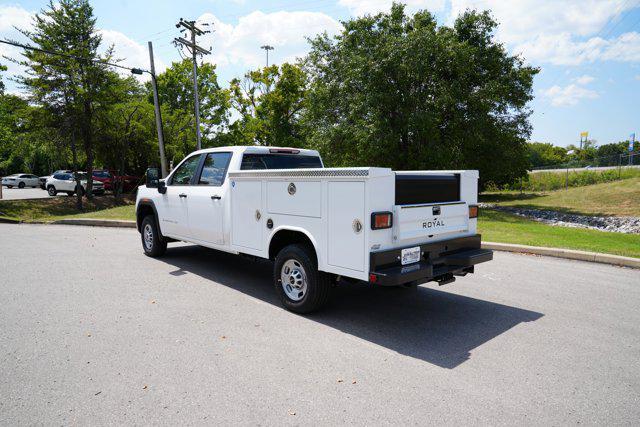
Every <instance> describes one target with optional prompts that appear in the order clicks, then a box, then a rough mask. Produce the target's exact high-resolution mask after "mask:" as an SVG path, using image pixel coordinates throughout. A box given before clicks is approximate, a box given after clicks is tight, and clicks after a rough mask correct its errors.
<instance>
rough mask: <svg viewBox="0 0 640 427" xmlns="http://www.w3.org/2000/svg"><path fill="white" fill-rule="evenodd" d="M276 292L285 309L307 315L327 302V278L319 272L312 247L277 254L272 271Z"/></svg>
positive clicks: (283, 250) (295, 246) (301, 246)
mask: <svg viewBox="0 0 640 427" xmlns="http://www.w3.org/2000/svg"><path fill="white" fill-rule="evenodd" d="M273 281H274V286H275V288H276V292H277V293H278V295H279V296H280V300H281V301H282V304H283V305H284V307H285V308H286V309H287V310H290V311H293V312H295V313H310V312H312V311H315V310H318V309H319V308H321V307H322V306H324V305H325V304H326V303H327V301H328V300H329V291H330V289H331V283H330V280H329V275H328V274H327V273H325V272H323V271H318V265H317V263H316V260H315V256H314V254H313V252H312V249H311V248H308V247H307V246H305V245H299V244H294V245H289V246H286V247H285V248H284V249H282V250H281V251H280V253H278V256H277V257H276V261H275V264H274V268H273Z"/></svg>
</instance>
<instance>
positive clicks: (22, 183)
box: [2, 173, 39, 188]
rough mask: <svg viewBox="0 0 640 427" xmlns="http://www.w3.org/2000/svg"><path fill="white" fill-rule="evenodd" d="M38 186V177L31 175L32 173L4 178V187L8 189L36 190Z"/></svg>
mask: <svg viewBox="0 0 640 427" xmlns="http://www.w3.org/2000/svg"><path fill="white" fill-rule="evenodd" d="M38 184H39V183H38V177H37V176H35V175H31V174H30V173H16V174H13V175H9V176H5V177H4V178H2V185H4V186H5V187H7V188H13V187H18V188H25V187H33V188H36V187H37V186H38Z"/></svg>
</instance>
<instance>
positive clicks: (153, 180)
mask: <svg viewBox="0 0 640 427" xmlns="http://www.w3.org/2000/svg"><path fill="white" fill-rule="evenodd" d="M159 177H160V171H159V170H158V168H149V169H147V182H146V186H147V188H158V182H160V179H159Z"/></svg>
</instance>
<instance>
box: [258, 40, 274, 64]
mask: <svg viewBox="0 0 640 427" xmlns="http://www.w3.org/2000/svg"><path fill="white" fill-rule="evenodd" d="M260 49H264V51H265V52H267V67H268V66H269V51H270V50H273V46H269V45H268V44H265V45H262V46H260Z"/></svg>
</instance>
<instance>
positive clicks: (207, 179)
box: [187, 152, 231, 244]
mask: <svg viewBox="0 0 640 427" xmlns="http://www.w3.org/2000/svg"><path fill="white" fill-rule="evenodd" d="M206 156H207V157H206V158H205V160H204V164H203V165H202V172H201V173H200V176H199V178H198V179H197V180H196V181H195V185H194V186H192V187H191V189H190V191H189V197H188V199H187V204H188V206H189V207H188V211H189V233H190V236H191V238H192V239H194V240H199V241H202V242H208V243H215V244H224V243H225V242H224V206H225V204H224V202H225V201H226V198H227V186H228V183H227V182H225V175H226V173H227V168H228V166H229V161H230V160H231V153H227V152H219V153H208V154H207V155H206Z"/></svg>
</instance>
